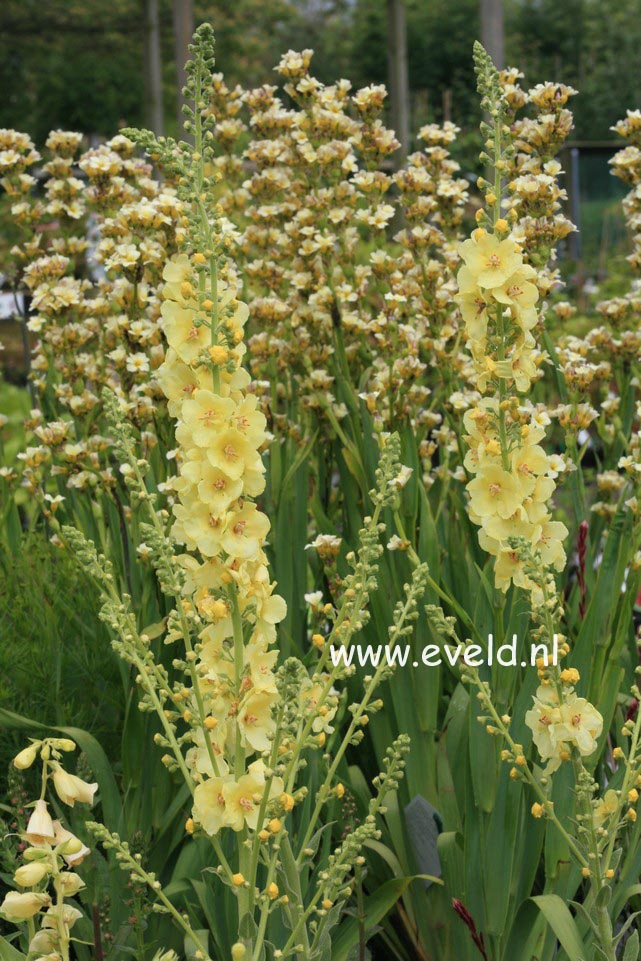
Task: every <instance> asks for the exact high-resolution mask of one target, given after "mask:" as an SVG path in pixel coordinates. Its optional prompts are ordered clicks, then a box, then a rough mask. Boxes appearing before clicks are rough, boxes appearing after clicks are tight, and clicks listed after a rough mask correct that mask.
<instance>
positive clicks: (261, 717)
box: [158, 254, 286, 834]
mask: <svg viewBox="0 0 641 961" xmlns="http://www.w3.org/2000/svg"><path fill="white" fill-rule="evenodd" d="M163 276H164V279H165V286H164V289H163V305H162V321H161V323H162V327H163V330H164V333H165V336H166V338H167V343H168V345H169V350H168V352H167V357H166V360H165V362H164V364H163V365H162V367H161V368H160V370H159V372H158V376H159V379H160V383H161V385H162V388H163V390H164V391H165V394H166V396H167V399H168V401H169V405H170V411H171V414H172V416H175V417H176V419H177V420H178V426H177V429H176V439H177V441H178V443H179V445H180V447H179V451H178V454H177V459H178V464H179V476H178V477H177V478H175V479H174V480H173V482H172V483H173V488H174V490H175V491H176V492H177V494H178V502H177V503H176V505H175V507H174V514H175V522H174V525H173V531H172V533H173V537H174V539H175V540H176V541H177V542H178V543H183V544H185V546H186V547H187V548H188V549H189V550H190V551H191V552H192V553H190V554H188V555H184V556H183V558H182V564H183V565H184V568H185V571H186V574H187V584H186V592H187V595H188V596H189V597H190V598H191V601H192V603H193V605H194V607H195V608H196V609H197V611H198V613H199V615H200V618H201V620H202V622H203V625H204V626H203V627H202V630H201V631H200V633H199V639H200V641H201V643H202V647H201V649H200V653H199V657H198V660H197V662H196V666H197V670H198V671H199V672H200V674H201V676H202V680H201V685H200V689H201V691H202V694H203V697H204V699H205V714H206V717H205V728H206V730H207V731H208V733H207V734H206V737H207V738H208V739H209V744H207V745H205V744H198V743H196V744H195V746H194V747H193V748H192V750H191V751H190V753H189V756H188V763H189V765H190V767H191V768H192V770H193V772H194V777H195V778H196V780H197V781H198V782H199V784H198V786H197V788H196V792H195V795H194V812H193V813H194V821H195V823H196V824H199V825H201V826H202V827H203V828H204V830H205V831H206V832H207V833H209V834H215V833H216V832H217V831H218V830H219V828H220V827H221V826H229V827H233V828H234V829H235V830H237V831H239V830H241V829H242V828H243V826H244V825H245V824H246V823H247V824H248V825H249V826H250V827H252V828H256V820H257V816H258V802H257V801H256V798H258V801H259V800H260V798H261V797H262V793H263V788H264V785H265V765H264V762H263V761H262V760H260V759H259V760H257V761H255V762H254V763H253V764H251V765H250V766H249V768H248V769H247V770H245V769H244V767H242V765H243V760H242V758H239V757H238V751H239V749H242V757H243V758H246V757H247V756H251V755H252V754H254V753H256V752H260V753H264V752H265V751H268V750H269V749H270V746H271V740H272V737H273V734H274V730H275V723H274V720H273V717H272V712H273V707H274V704H275V701H276V700H277V689H276V681H275V676H274V673H273V670H272V668H273V666H274V663H275V660H276V652H275V651H270V650H269V647H270V645H271V644H272V643H273V642H274V640H275V638H276V628H275V625H276V624H277V623H278V622H279V621H281V620H282V619H283V618H284V616H285V614H286V606H285V602H284V601H283V599H282V598H281V597H279V596H278V595H277V594H275V593H274V592H273V589H274V585H273V584H272V583H270V578H269V571H268V568H267V559H266V557H265V553H264V549H263V547H264V542H265V538H266V536H267V534H268V531H269V521H268V519H267V517H266V516H265V515H264V514H263V513H262V512H261V511H260V510H259V509H258V508H257V506H256V504H255V503H254V501H253V498H255V497H257V496H258V495H259V494H260V493H261V492H262V490H263V488H264V486H265V481H264V476H263V475H264V466H263V462H262V460H261V457H260V453H259V452H260V449H261V447H262V446H263V444H264V443H265V439H266V437H265V417H264V415H263V414H262V413H261V411H260V410H258V402H257V398H256V397H255V396H253V395H251V394H247V385H248V383H249V375H248V374H247V372H246V371H245V370H244V369H243V368H242V367H241V366H240V365H241V360H242V356H243V354H244V344H243V327H244V324H245V322H246V320H247V316H248V311H247V307H246V305H245V304H243V303H242V302H239V301H238V300H237V299H236V290H235V288H234V286H233V282H230V283H229V284H227V283H225V282H224V281H222V280H218V282H217V283H216V282H215V283H214V285H213V289H212V284H211V279H212V278H211V276H210V275H209V270H208V266H207V264H206V262H205V258H204V257H203V256H202V255H201V254H195V255H194V256H193V257H192V258H191V259H190V258H189V257H187V256H186V255H184V254H183V255H180V256H179V257H177V258H175V259H174V260H172V261H171V262H170V263H169V264H168V265H167V266H166V267H165V269H164V274H163ZM213 297H216V298H217V300H216V302H215V303H214V301H213V300H212V298H213ZM239 623H240V624H244V625H245V630H246V637H245V638H243V636H242V634H241V637H240V639H239V638H238V636H237V635H238V625H239ZM235 634H236V637H235ZM239 640H240V644H239ZM234 643H235V644H236V652H235V653H234V651H233V647H234ZM192 708H193V710H194V711H196V710H197V708H196V705H192ZM198 736H199V737H202V736H203V732H202V730H200V731H199V732H198ZM239 762H240V765H241V769H240V770H239ZM231 768H233V770H234V774H232V773H230V769H231ZM270 791H271V793H274V794H276V795H279V794H281V793H282V782H280V783H279V779H277V778H276V779H273V780H272V782H271V788H270Z"/></svg>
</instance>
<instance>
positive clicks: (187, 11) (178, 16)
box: [174, 0, 194, 137]
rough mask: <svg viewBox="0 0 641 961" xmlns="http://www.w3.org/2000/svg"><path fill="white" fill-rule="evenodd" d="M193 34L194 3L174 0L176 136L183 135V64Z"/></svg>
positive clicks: (184, 77) (186, 57) (186, 58)
mask: <svg viewBox="0 0 641 961" xmlns="http://www.w3.org/2000/svg"><path fill="white" fill-rule="evenodd" d="M193 34H194V3H193V0H174V49H175V51H176V84H177V88H178V89H177V109H178V115H177V119H178V137H184V136H185V134H184V131H183V121H184V119H185V118H184V116H183V112H182V108H183V104H184V103H185V98H184V96H183V87H184V86H185V83H186V80H187V76H186V74H185V64H186V63H187V61H188V60H189V50H188V49H187V48H188V46H189V44H190V43H191V38H192V37H193Z"/></svg>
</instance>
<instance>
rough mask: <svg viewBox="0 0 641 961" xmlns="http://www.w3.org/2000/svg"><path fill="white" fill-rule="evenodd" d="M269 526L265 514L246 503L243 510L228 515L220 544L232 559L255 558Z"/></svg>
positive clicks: (253, 505)
mask: <svg viewBox="0 0 641 961" xmlns="http://www.w3.org/2000/svg"><path fill="white" fill-rule="evenodd" d="M269 526H270V525H269V520H268V519H267V517H266V516H265V514H263V513H261V511H259V510H258V509H257V507H256V505H255V504H252V503H251V502H249V501H246V502H245V503H244V504H243V506H242V507H241V508H239V509H238V510H234V511H230V512H229V513H228V514H227V516H226V518H225V526H224V530H223V533H222V535H221V538H220V544H221V546H222V548H223V550H225V551H227V553H228V554H229V555H230V556H231V557H239V558H245V559H248V558H254V557H256V555H257V554H258V551H259V550H260V545H261V543H262V542H263V541H264V539H265V538H266V536H267V534H268V532H269Z"/></svg>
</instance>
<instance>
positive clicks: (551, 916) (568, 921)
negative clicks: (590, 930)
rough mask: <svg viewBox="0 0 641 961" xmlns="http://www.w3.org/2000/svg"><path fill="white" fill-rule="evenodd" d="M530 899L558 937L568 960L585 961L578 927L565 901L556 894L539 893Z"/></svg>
mask: <svg viewBox="0 0 641 961" xmlns="http://www.w3.org/2000/svg"><path fill="white" fill-rule="evenodd" d="M532 900H533V901H534V903H535V904H536V906H537V907H538V909H539V911H540V912H541V914H542V915H543V916H544V918H545V920H546V921H547V923H548V924H549V925H550V927H551V928H552V930H553V931H554V933H555V935H556V936H557V938H558V939H559V941H560V943H561V947H562V948H563V950H564V951H565V953H566V954H567V956H568V958H569V959H570V961H585V959H586V954H585V948H584V946H583V941H582V940H581V937H580V935H579V929H578V928H577V926H576V922H575V920H574V918H573V917H572V915H571V914H570V910H569V908H568V906H567V905H566V904H565V902H564V901H562V900H561V898H560V897H559V896H558V894H540V895H539V896H538V897H535V898H532Z"/></svg>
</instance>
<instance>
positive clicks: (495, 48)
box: [481, 0, 505, 70]
mask: <svg viewBox="0 0 641 961" xmlns="http://www.w3.org/2000/svg"><path fill="white" fill-rule="evenodd" d="M481 43H482V44H483V46H484V47H485V49H486V50H487V52H488V53H489V55H490V56H491V58H492V60H493V61H494V66H495V67H496V68H497V69H498V70H503V68H504V67H505V29H504V23H503V0H481Z"/></svg>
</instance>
